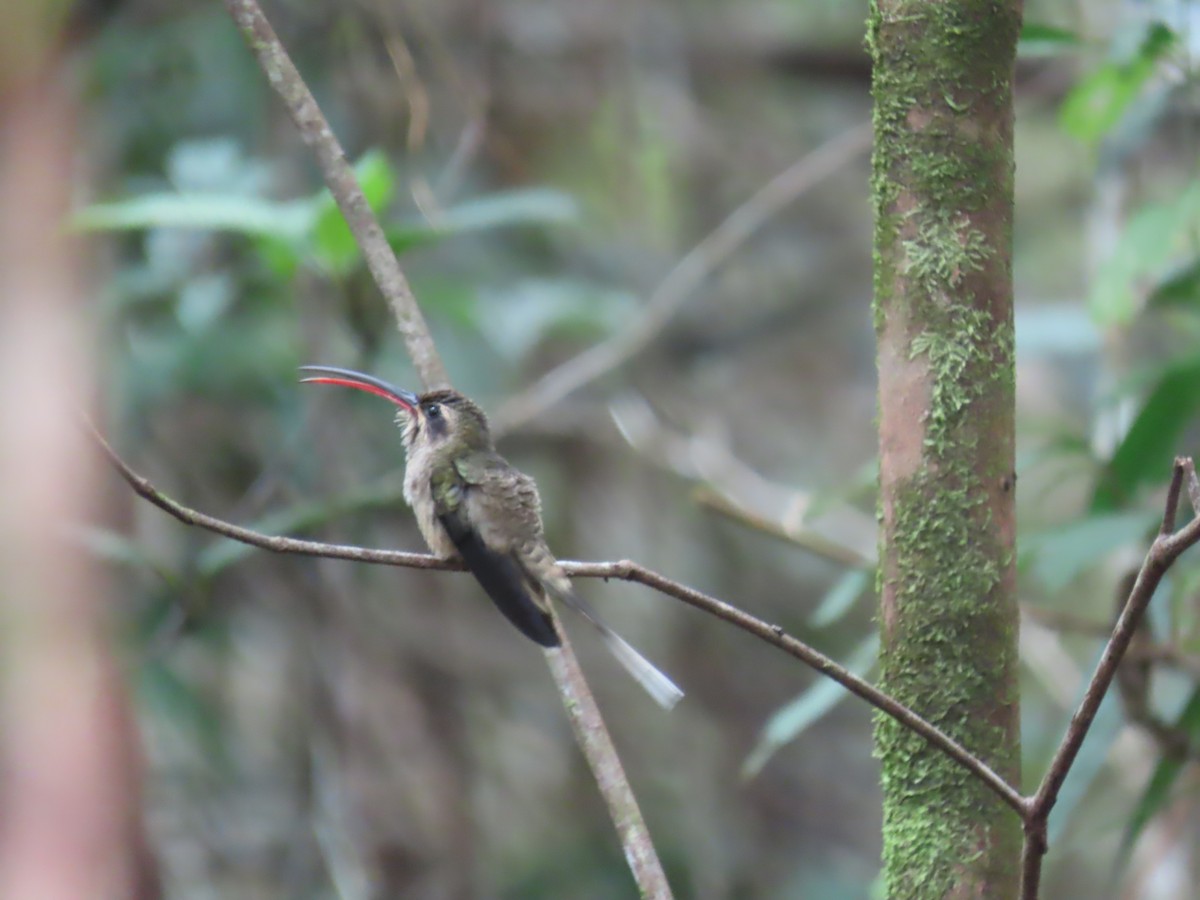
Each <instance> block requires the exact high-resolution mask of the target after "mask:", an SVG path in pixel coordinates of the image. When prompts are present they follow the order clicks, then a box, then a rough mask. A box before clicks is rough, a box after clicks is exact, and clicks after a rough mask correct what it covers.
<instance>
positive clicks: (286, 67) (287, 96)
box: [197, 0, 670, 898]
mask: <svg viewBox="0 0 1200 900" xmlns="http://www.w3.org/2000/svg"><path fill="white" fill-rule="evenodd" d="M225 7H226V9H228V10H229V14H230V15H231V16H232V17H233V19H234V21H235V22H236V23H237V25H238V27H239V28H240V29H241V32H242V36H243V37H244V38H245V39H246V43H247V44H248V45H249V47H250V49H251V50H252V51H253V52H254V55H255V56H256V57H257V58H258V62H259V65H260V66H261V67H262V70H263V72H264V74H266V76H267V80H268V81H269V82H270V83H271V86H272V87H273V88H275V91H276V92H277V93H278V94H279V96H280V98H281V99H282V100H283V102H284V105H285V106H286V107H287V110H288V113H289V114H290V115H291V117H292V120H293V121H294V122H295V124H296V127H297V128H298V129H299V130H300V134H301V137H302V138H303V139H304V142H305V143H306V144H307V145H308V146H309V147H310V148H311V149H312V151H313V154H314V155H315V156H316V158H317V164H318V165H319V166H320V169H321V173H322V175H323V176H324V178H325V184H326V185H327V186H328V188H329V192H330V193H331V194H332V195H333V198H334V200H335V201H336V203H337V205H338V209H340V210H341V212H342V216H343V217H344V218H345V220H346V224H347V225H348V226H349V228H350V231H351V233H352V234H353V235H354V239H355V241H356V243H357V244H358V247H359V249H360V250H361V251H362V254H363V259H364V260H365V261H366V264H367V268H368V269H369V270H370V272H371V275H372V277H373V278H374V279H375V283H376V284H377V285H378V286H379V290H380V292H381V293H382V294H383V296H384V298H385V299H386V300H387V301H388V303H389V305H390V306H391V308H392V314H393V315H394V316H395V318H396V324H397V326H398V327H399V329H400V333H401V334H402V335H403V336H404V342H405V345H406V347H407V348H408V354H409V356H410V357H411V358H412V361H413V365H414V366H416V369H417V372H418V373H419V374H420V377H421V380H422V382H424V384H425V386H426V387H427V388H433V387H443V386H447V385H449V383H450V379H449V377H448V376H447V374H446V368H445V366H444V365H443V364H442V360H441V357H440V356H439V355H438V352H437V347H436V346H435V345H434V342H433V337H432V336H431V335H430V333H429V327H428V325H426V324H425V317H424V316H423V315H422V314H421V309H420V307H419V306H418V305H417V301H416V298H415V297H414V296H413V292H412V288H411V287H410V286H409V284H408V280H407V279H406V278H405V277H404V273H403V271H402V270H401V269H400V263H399V262H398V261H397V260H396V256H395V254H394V253H393V252H392V248H391V246H390V245H389V244H388V242H387V238H386V236H385V235H384V233H383V229H382V228H381V227H380V225H379V220H378V219H377V218H376V217H375V214H374V213H373V212H372V211H371V207H370V205H369V204H368V203H367V200H366V197H365V196H363V192H362V189H361V187H359V184H358V179H357V178H356V177H355V175H354V170H353V168H351V166H350V164H349V163H348V162H347V161H346V154H345V153H344V151H343V150H342V147H341V145H340V144H339V143H338V140H337V138H336V137H335V136H334V134H333V129H332V128H330V127H329V122H328V121H326V119H325V117H324V115H323V114H322V113H321V110H320V108H319V107H318V106H317V102H316V100H315V99H314V98H313V95H312V93H311V92H310V91H309V89H308V86H307V85H306V84H305V83H304V79H303V78H302V77H301V76H300V73H299V72H298V71H297V69H296V67H295V65H294V64H293V63H292V61H291V59H290V58H289V57H288V54H287V51H286V50H285V49H284V47H283V44H282V43H280V41H279V38H278V37H277V36H276V34H275V31H274V29H273V28H271V24H270V23H269V22H268V21H267V18H266V16H265V15H264V14H263V11H262V9H261V7H259V5H258V3H257V2H256V0H225ZM197 524H199V523H197ZM290 552H298V551H290ZM559 655H561V656H562V657H563V660H564V665H561V666H559V665H551V666H550V671H551V674H552V676H553V677H554V680H555V683H556V686H557V687H558V692H559V694H560V696H561V697H562V699H563V703H564V704H565V705H566V707H567V712H568V715H569V716H570V717H571V721H572V724H573V725H574V726H575V735H576V738H577V740H578V742H579V746H580V749H581V750H582V751H583V754H584V756H585V757H586V758H587V761H588V765H589V766H590V767H591V769H592V772H593V774H594V775H595V778H596V781H597V783H598V784H599V785H600V788H601V792H602V793H603V795H604V799H605V802H606V803H608V804H609V810H610V813H611V815H612V817H613V820H614V821H615V822H617V823H618V830H619V831H621V837H622V840H624V839H625V838H626V836H627V834H634V833H635V832H636V834H637V836H638V838H639V841H640V843H638V845H637V846H632V845H626V846H625V855H626V858H627V859H628V860H629V864H630V867H631V870H632V872H633V876H634V878H635V879H636V881H637V883H638V887H639V888H640V890H641V893H642V896H644V897H654V898H669V897H670V890H669V889H668V887H667V880H666V876H665V875H664V874H663V870H662V865H661V863H660V862H659V860H658V857H657V855H656V854H655V852H654V847H653V845H652V844H651V843H650V840H649V836H648V834H647V833H646V826H645V824H644V823H643V822H642V818H641V812H640V810H639V809H638V805H637V800H636V798H635V797H634V795H633V789H632V788H631V787H630V786H629V782H628V781H627V780H626V779H625V773H624V771H623V769H622V768H621V762H620V760H619V759H618V758H617V756H616V752H615V750H614V749H613V745H612V741H611V739H609V737H608V734H607V729H606V728H605V725H604V720H603V718H602V717H601V715H600V709H599V707H598V706H597V705H596V701H595V699H594V698H593V697H592V692H591V690H590V689H589V687H588V685H587V682H586V681H585V680H584V678H583V673H582V671H581V669H580V668H579V665H578V663H577V662H576V661H575V660H574V656H573V653H572V650H571V648H570V646H569V645H567V644H566V643H564V644H563V646H562V647H561V649H560V651H559ZM631 821H636V825H637V828H636V829H632V830H631V829H625V830H621V823H622V822H631Z"/></svg>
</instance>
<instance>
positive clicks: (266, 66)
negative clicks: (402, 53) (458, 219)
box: [225, 0, 450, 388]
mask: <svg viewBox="0 0 1200 900" xmlns="http://www.w3.org/2000/svg"><path fill="white" fill-rule="evenodd" d="M225 8H226V9H227V10H229V14H230V15H231V16H232V17H233V20H234V21H235V22H236V23H237V26H238V28H240V29H241V32H242V37H244V38H245V39H246V43H247V44H248V45H249V47H250V49H251V50H253V51H254V55H255V56H256V57H258V64H259V65H260V66H261V67H262V70H263V73H264V74H265V75H266V76H267V80H268V81H269V82H270V83H271V87H273V88H274V89H275V92H276V93H277V94H279V97H280V99H282V100H283V104H284V106H285V107H287V111H288V115H290V116H291V117H292V121H293V122H295V123H296V128H297V129H299V131H300V136H301V137H302V138H303V139H304V143H305V144H307V145H308V146H309V149H311V150H312V152H313V155H314V156H315V157H316V159H317V165H318V166H319V167H320V169H321V175H322V176H323V177H324V179H325V184H326V186H328V188H329V193H330V194H332V195H333V199H334V201H335V202H336V203H337V205H338V209H340V210H341V212H342V216H343V218H345V220H346V224H347V225H348V226H349V227H350V231H351V233H352V234H353V235H354V240H355V242H356V243H357V244H358V247H359V249H360V250H361V251H362V255H363V259H364V261H365V262H366V264H367V268H368V269H369V270H370V272H371V277H372V278H374V279H375V283H376V284H377V285H379V291H380V293H382V294H383V296H384V299H386V300H387V302H388V304H389V305H390V306H391V308H392V314H393V315H394V316H395V317H396V325H397V326H398V327H399V329H400V333H401V334H402V335H403V336H404V344H405V346H406V347H407V348H408V355H409V356H410V357H412V361H413V365H414V366H416V368H417V373H418V374H419V375H420V376H421V380H422V381H423V382H424V383H425V386H426V387H427V388H435V387H447V386H449V384H450V379H449V377H448V376H447V375H446V367H445V366H444V365H442V360H441V357H440V356H439V355H438V352H437V347H436V346H435V345H434V343H433V338H432V337H430V334H429V326H428V325H426V324H425V317H424V316H423V315H422V314H421V308H420V307H419V306H418V305H417V300H416V297H414V296H413V292H412V288H411V287H409V284H408V279H407V278H405V277H404V272H403V271H402V270H401V269H400V263H399V262H397V260H396V254H395V253H393V252H392V248H391V245H390V244H388V242H387V237H386V236H385V235H384V233H383V228H382V227H380V225H379V220H378V219H377V218H376V217H375V213H374V212H372V211H371V207H370V204H368V203H367V198H366V197H365V196H364V195H363V192H362V188H361V187H359V184H358V179H357V178H356V177H355V175H354V169H353V168H352V167H351V165H350V163H349V162H347V161H346V153H345V151H343V150H342V145H341V144H340V143H339V142H338V139H337V137H336V136H335V135H334V133H333V129H332V128H330V127H329V122H327V121H326V119H325V116H324V115H323V114H322V113H321V109H320V107H318V106H317V101H316V100H315V99H314V98H313V95H312V92H311V91H309V89H308V85H306V84H305V83H304V79H303V78H302V77H301V76H300V73H299V72H298V71H297V70H296V66H295V65H294V64H293V63H292V60H291V58H290V57H289V56H288V53H287V50H285V49H284V47H283V44H282V43H280V41H279V37H278V36H277V35H276V34H275V29H273V28H272V27H271V23H270V22H268V21H267V17H266V16H265V15H263V11H262V8H261V7H260V6H259V5H258V3H257V2H255V0H225Z"/></svg>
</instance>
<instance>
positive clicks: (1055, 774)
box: [1021, 457, 1200, 900]
mask: <svg viewBox="0 0 1200 900" xmlns="http://www.w3.org/2000/svg"><path fill="white" fill-rule="evenodd" d="M1185 480H1186V482H1187V487H1188V491H1189V494H1193V493H1196V492H1197V491H1196V489H1195V488H1194V487H1193V485H1194V481H1195V470H1194V468H1193V464H1192V460H1191V459H1185V458H1183V457H1177V458H1176V459H1175V468H1174V470H1173V472H1172V474H1171V483H1170V486H1169V487H1168V489H1167V500H1166V503H1165V504H1164V508H1163V519H1162V525H1161V526H1160V528H1159V532H1158V535H1157V536H1156V537H1155V538H1154V541H1153V543H1151V545H1150V549H1149V550H1148V551H1147V552H1146V558H1145V560H1144V561H1143V562H1142V568H1141V570H1140V571H1139V572H1138V574H1137V578H1136V580H1135V581H1134V583H1133V588H1132V589H1131V590H1130V592H1129V598H1128V599H1127V600H1126V601H1125V605H1124V607H1123V608H1122V610H1121V615H1120V616H1119V617H1118V618H1117V624H1116V625H1115V626H1114V627H1113V630H1112V634H1111V635H1110V636H1109V639H1108V643H1107V644H1106V645H1105V647H1104V652H1103V653H1102V654H1101V655H1100V661H1099V662H1098V663H1097V664H1096V671H1095V672H1094V673H1093V674H1092V678H1091V681H1089V682H1088V686H1087V689H1086V691H1085V692H1084V695H1083V699H1082V700H1081V701H1080V703H1079V707H1078V709H1076V710H1075V714H1074V715H1073V716H1071V722H1070V724H1069V725H1068V726H1067V731H1066V734H1064V735H1063V739H1062V742H1061V743H1060V744H1059V747H1058V750H1056V751H1055V753H1054V758H1053V759H1052V760H1051V762H1050V766H1049V768H1048V769H1047V770H1046V774H1045V775H1044V776H1043V777H1042V781H1041V783H1040V784H1039V785H1038V789H1037V792H1036V793H1035V794H1034V795H1033V796H1032V797H1030V798H1028V800H1026V801H1025V815H1024V819H1025V846H1024V849H1023V851H1022V862H1021V898H1022V900H1036V898H1037V896H1038V890H1039V885H1040V882H1041V872H1042V861H1043V859H1044V857H1045V855H1046V850H1047V843H1046V823H1047V821H1048V820H1049V817H1050V811H1051V810H1052V809H1053V808H1054V805H1055V803H1057V802H1058V794H1059V791H1060V790H1062V786H1063V783H1064V782H1065V781H1066V779H1067V773H1068V772H1070V770H1071V766H1072V765H1074V763H1075V759H1076V757H1077V756H1078V755H1079V749H1080V748H1081V747H1082V746H1083V741H1084V738H1086V737H1087V734H1088V731H1089V730H1090V729H1091V727H1092V722H1093V721H1094V720H1095V718H1096V713H1097V712H1098V711H1099V709H1100V704H1101V702H1103V700H1104V697H1105V695H1106V694H1107V693H1108V690H1109V688H1110V687H1111V686H1112V682H1113V678H1114V677H1115V676H1116V674H1117V668H1118V667H1119V666H1120V664H1121V660H1122V659H1123V658H1124V656H1125V653H1126V651H1127V650H1128V649H1129V644H1130V642H1131V641H1132V640H1133V637H1134V634H1135V633H1136V631H1137V626H1138V623H1139V622H1140V621H1141V618H1142V615H1143V614H1144V613H1145V612H1146V607H1148V606H1149V605H1150V600H1151V599H1152V598H1153V597H1154V592H1155V591H1156V590H1157V589H1158V585H1159V583H1160V582H1161V581H1162V578H1163V576H1164V575H1165V574H1166V573H1167V570H1168V569H1170V567H1171V566H1172V565H1173V564H1174V562H1175V560H1177V559H1178V558H1179V556H1180V555H1181V554H1182V553H1183V552H1184V551H1185V550H1187V549H1188V548H1189V547H1192V546H1194V545H1195V544H1196V543H1197V542H1200V511H1198V513H1197V515H1196V516H1194V517H1193V518H1192V520H1191V521H1190V522H1188V523H1187V525H1185V526H1184V527H1183V528H1181V529H1180V530H1179V531H1176V532H1174V533H1172V529H1173V527H1174V524H1175V514H1176V511H1177V509H1178V506H1179V497H1180V494H1181V491H1182V488H1183V486H1184V483H1185Z"/></svg>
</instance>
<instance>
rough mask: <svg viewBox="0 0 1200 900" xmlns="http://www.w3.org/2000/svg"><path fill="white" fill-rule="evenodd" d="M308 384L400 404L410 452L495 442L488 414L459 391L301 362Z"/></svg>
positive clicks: (399, 420)
mask: <svg viewBox="0 0 1200 900" xmlns="http://www.w3.org/2000/svg"><path fill="white" fill-rule="evenodd" d="M300 370H301V371H302V372H304V373H306V375H307V377H305V378H302V379H300V380H301V382H302V383H304V384H335V385H339V386H341V387H349V388H356V389H357V390H360V391H366V392H367V393H368V394H374V395H375V396H377V397H383V398H384V399H385V400H389V401H391V402H392V403H394V404H395V405H396V407H397V413H396V422H397V424H399V425H400V427H401V429H402V431H403V434H404V446H405V449H407V450H408V452H409V453H412V452H414V451H417V450H423V449H425V448H430V449H435V450H440V451H443V452H449V453H460V452H464V451H468V450H487V449H490V448H491V446H492V437H491V432H490V431H489V429H488V421H487V416H485V415H484V413H483V410H481V409H480V408H479V407H478V406H476V405H475V403H474V402H473V401H472V400H470V399H469V398H468V397H465V396H464V395H462V394H460V393H459V392H458V391H454V390H450V389H449V388H443V389H440V390H436V391H426V392H425V393H423V394H414V393H413V392H412V391H406V390H404V389H403V388H398V387H394V386H393V385H390V384H388V383H387V382H386V381H383V380H382V379H379V378H376V377H374V376H373V375H365V374H363V373H362V372H355V371H353V370H351V369H339V368H336V367H334V366H301V367H300Z"/></svg>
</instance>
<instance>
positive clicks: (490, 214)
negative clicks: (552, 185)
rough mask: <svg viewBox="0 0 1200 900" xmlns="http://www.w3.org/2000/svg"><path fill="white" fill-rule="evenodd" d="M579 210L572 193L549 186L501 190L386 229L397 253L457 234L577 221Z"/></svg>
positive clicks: (389, 240)
mask: <svg viewBox="0 0 1200 900" xmlns="http://www.w3.org/2000/svg"><path fill="white" fill-rule="evenodd" d="M578 217H579V210H578V207H577V205H576V203H575V201H574V200H573V199H572V198H571V196H570V195H569V194H565V193H563V192H562V191H556V190H552V189H549V188H530V189H528V190H515V191H501V192H499V193H495V194H488V195H485V196H483V197H476V198H474V199H472V200H465V201H463V202H462V203H459V204H457V205H455V206H452V207H449V208H448V209H445V210H442V211H441V213H440V214H438V215H437V216H436V217H434V218H433V219H432V220H422V221H419V222H411V223H408V224H398V225H392V226H389V227H388V228H386V229H385V231H386V232H387V238H388V242H389V243H391V245H392V249H393V250H395V251H396V252H397V253H405V252H407V251H409V250H412V249H414V248H415V247H420V246H422V245H425V244H430V243H433V242H435V241H438V240H441V239H443V238H447V237H453V236H455V235H460V234H467V233H470V232H473V231H483V230H486V229H490V228H502V227H515V226H520V225H560V224H568V223H571V222H574V221H576V220H577V219H578Z"/></svg>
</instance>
